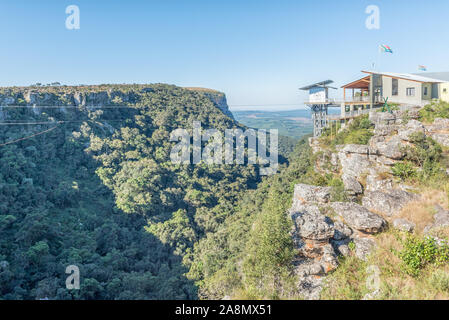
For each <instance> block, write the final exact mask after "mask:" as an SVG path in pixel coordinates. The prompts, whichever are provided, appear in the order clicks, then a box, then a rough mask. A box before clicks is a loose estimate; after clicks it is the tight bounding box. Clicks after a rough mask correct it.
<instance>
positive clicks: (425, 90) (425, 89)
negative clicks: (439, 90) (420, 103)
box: [424, 87, 428, 96]
mask: <svg viewBox="0 0 449 320" xmlns="http://www.w3.org/2000/svg"><path fill="white" fill-rule="evenodd" d="M427 89H428V88H427V87H424V95H425V96H427Z"/></svg>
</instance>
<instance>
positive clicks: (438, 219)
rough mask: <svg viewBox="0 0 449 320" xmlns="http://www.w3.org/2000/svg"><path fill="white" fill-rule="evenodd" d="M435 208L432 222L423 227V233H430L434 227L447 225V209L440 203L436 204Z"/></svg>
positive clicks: (448, 221) (448, 215)
mask: <svg viewBox="0 0 449 320" xmlns="http://www.w3.org/2000/svg"><path fill="white" fill-rule="evenodd" d="M435 210H436V213H435V214H434V216H433V223H431V224H429V225H427V226H426V227H425V228H424V234H430V233H431V232H432V231H433V230H435V229H440V228H446V227H449V211H447V210H444V209H443V208H442V207H441V206H440V205H436V206H435Z"/></svg>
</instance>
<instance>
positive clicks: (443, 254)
mask: <svg viewBox="0 0 449 320" xmlns="http://www.w3.org/2000/svg"><path fill="white" fill-rule="evenodd" d="M400 242H401V243H402V245H403V249H402V250H400V251H394V253H395V254H396V255H397V256H398V257H399V258H400V259H401V260H402V268H403V270H404V271H405V272H406V273H408V274H410V275H412V276H418V275H419V274H420V272H421V270H422V269H423V268H425V267H426V266H428V265H431V264H433V265H442V264H444V263H446V262H449V246H448V244H447V243H446V242H445V243H441V244H438V243H437V240H435V239H434V238H432V237H425V238H424V239H421V238H419V237H417V236H413V235H407V236H406V237H405V239H400Z"/></svg>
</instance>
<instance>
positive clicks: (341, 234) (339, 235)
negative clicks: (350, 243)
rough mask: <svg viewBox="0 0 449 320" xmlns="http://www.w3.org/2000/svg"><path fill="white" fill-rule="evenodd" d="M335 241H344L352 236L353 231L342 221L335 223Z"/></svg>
mask: <svg viewBox="0 0 449 320" xmlns="http://www.w3.org/2000/svg"><path fill="white" fill-rule="evenodd" d="M334 230H335V232H334V236H333V239H334V240H343V239H347V238H349V237H350V236H352V233H353V231H352V229H351V228H350V227H348V226H347V225H346V224H344V223H343V222H341V221H335V222H334Z"/></svg>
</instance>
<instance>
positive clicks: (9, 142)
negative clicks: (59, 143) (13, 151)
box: [0, 124, 59, 147]
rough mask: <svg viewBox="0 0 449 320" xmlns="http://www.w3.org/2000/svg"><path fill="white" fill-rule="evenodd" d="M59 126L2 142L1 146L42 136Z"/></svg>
mask: <svg viewBox="0 0 449 320" xmlns="http://www.w3.org/2000/svg"><path fill="white" fill-rule="evenodd" d="M58 126H59V124H58V125H56V126H54V127H52V128H50V129H47V130H44V131H41V132H38V133H35V134H32V135H31V136H27V137H24V138H20V139H16V140H12V141H8V142H5V143H2V144H0V147H3V146H6V145H8V144H13V143H16V142H20V141H23V140H27V139H31V138H34V137H36V136H40V135H42V134H45V133H48V132H50V131H53V130H55V129H56V128H57V127H58Z"/></svg>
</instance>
